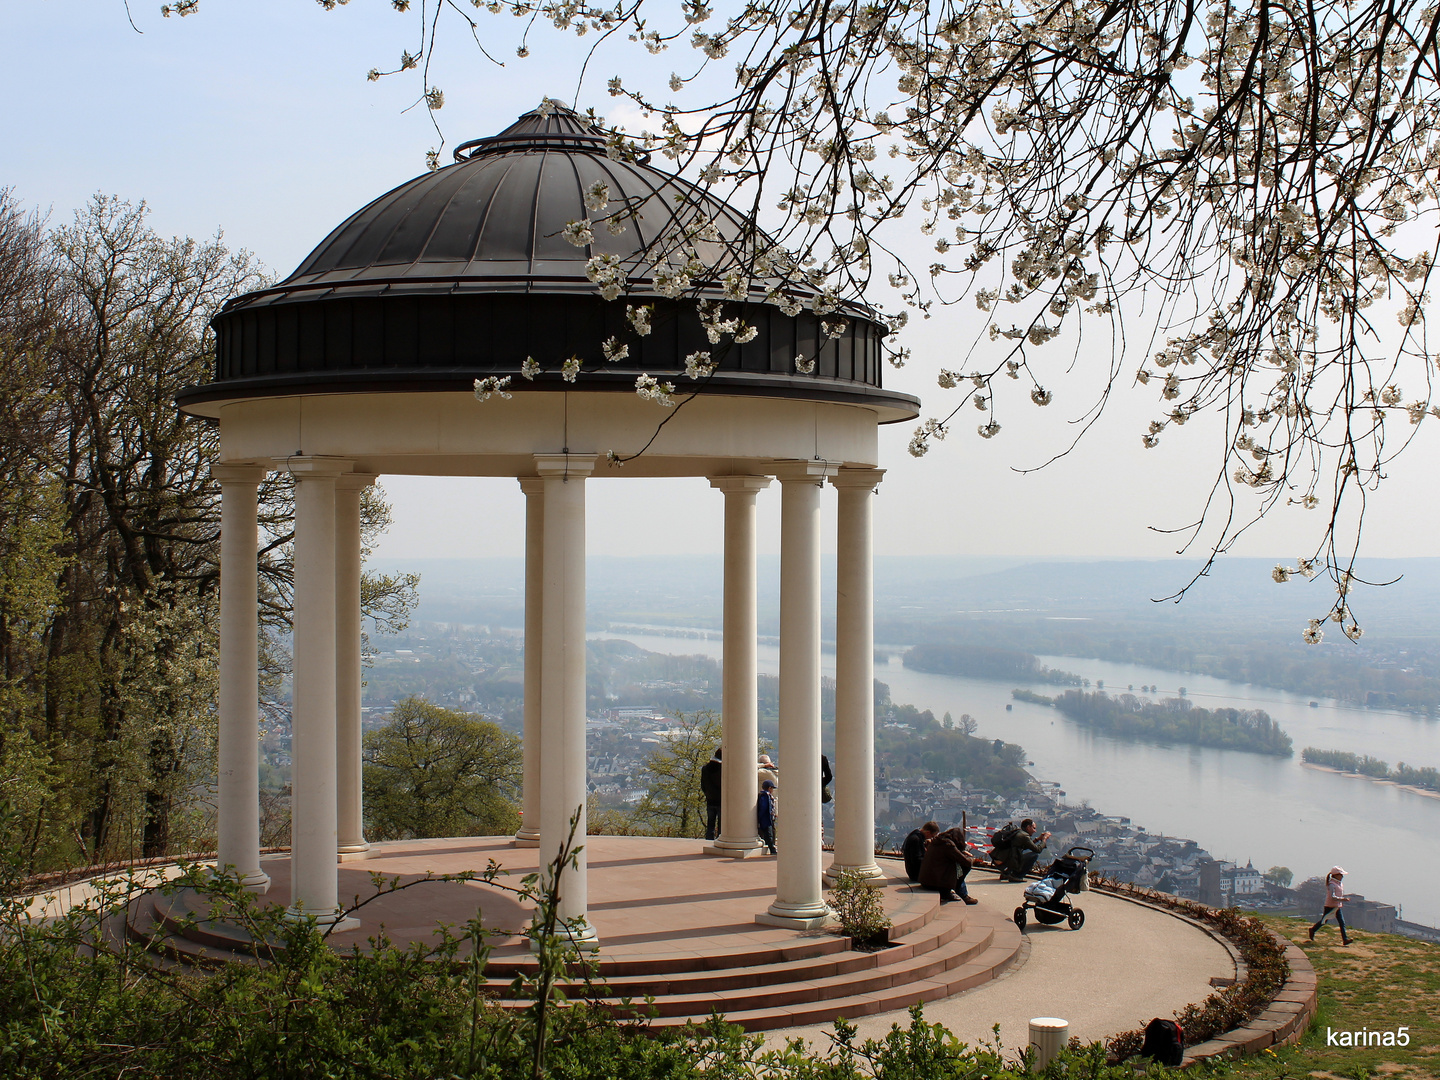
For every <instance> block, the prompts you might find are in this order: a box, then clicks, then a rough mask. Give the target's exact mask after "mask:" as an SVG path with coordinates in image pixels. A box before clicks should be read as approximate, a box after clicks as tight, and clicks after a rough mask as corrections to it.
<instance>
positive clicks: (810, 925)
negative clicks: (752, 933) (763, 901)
mask: <svg viewBox="0 0 1440 1080" xmlns="http://www.w3.org/2000/svg"><path fill="white" fill-rule="evenodd" d="M833 917H834V915H833V913H832V912H831V910H830V909H829V908H828V907H827V906H826V905H825V904H823V903H820V904H785V903H781V902H780V901H779V900H777V901H775V903H773V904H771V905H770V910H769V911H762V912H761V913H760V914H759V915H756V916H755V921H756V922H757V923H759V924H760V925H761V926H783V927H785V928H786V929H789V930H819V929H820V928H821V927H823V926H825V925H826V924H827V923H828V922H830V920H831V919H832V918H833Z"/></svg>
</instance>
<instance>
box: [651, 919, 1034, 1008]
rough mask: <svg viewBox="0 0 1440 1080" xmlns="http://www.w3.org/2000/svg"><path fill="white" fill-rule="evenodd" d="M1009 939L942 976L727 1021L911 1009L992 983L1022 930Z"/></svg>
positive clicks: (1011, 957)
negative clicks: (917, 1005)
mask: <svg viewBox="0 0 1440 1080" xmlns="http://www.w3.org/2000/svg"><path fill="white" fill-rule="evenodd" d="M1000 936H1003V937H1005V938H1006V939H1007V940H1005V941H1004V942H1003V943H996V944H992V945H991V946H990V947H989V948H987V949H986V950H985V951H984V952H983V953H981V954H980V955H979V956H978V957H976V958H974V959H973V960H970V961H967V962H965V963H962V964H959V965H957V966H956V967H954V968H951V969H949V970H947V971H945V972H942V973H940V974H938V975H935V976H932V977H930V978H926V979H919V980H916V981H913V982H904V983H901V984H899V985H895V986H891V987H890V988H888V989H886V990H883V991H877V992H872V993H868V994H858V995H852V996H849V997H839V998H822V997H818V996H817V997H815V998H813V999H812V1000H810V1001H803V1002H797V1003H794V1004H789V1005H777V1004H769V1005H761V1006H758V1007H756V1008H752V1009H731V1010H729V1011H725V1010H723V1009H722V1010H721V1011H722V1012H723V1013H724V1017H725V1019H726V1020H727V1021H728V1022H730V1023H732V1024H739V1025H740V1026H741V1027H743V1028H745V1030H747V1031H771V1030H774V1029H775V1028H784V1027H796V1026H799V1025H804V1024H828V1023H831V1022H833V1021H834V1020H836V1019H837V1018H839V1017H845V1018H846V1019H855V1018H858V1017H861V1016H871V1015H873V1014H875V1013H881V1012H891V1011H894V1010H898V1009H908V1008H909V1007H910V1006H911V1005H914V1004H916V1003H917V1002H927V1001H936V1000H939V999H940V998H945V997H950V996H951V995H953V994H959V993H962V992H964V991H966V990H971V989H973V988H975V987H976V986H980V985H981V984H983V983H986V982H989V981H990V980H991V979H994V978H996V977H998V976H999V975H1001V974H1003V973H1004V971H1005V970H1006V969H1007V968H1008V967H1010V965H1011V964H1012V963H1014V961H1015V956H1016V954H1017V953H1018V952H1019V940H1018V939H1019V934H1018V932H1017V933H1016V934H1014V935H1013V938H1014V940H1010V938H1011V937H1012V935H1009V934H1005V933H1004V932H1003V930H1001V931H1000V932H999V933H997V937H1000ZM703 1019H705V1017H703V1016H688V1017H687V1016H659V1017H655V1018H653V1019H650V1020H642V1021H641V1022H642V1023H644V1024H645V1026H646V1027H649V1028H665V1027H680V1026H683V1025H684V1024H687V1023H692V1022H697V1021H700V1020H703Z"/></svg>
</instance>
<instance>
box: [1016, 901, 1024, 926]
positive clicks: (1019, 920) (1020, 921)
mask: <svg viewBox="0 0 1440 1080" xmlns="http://www.w3.org/2000/svg"><path fill="white" fill-rule="evenodd" d="M1015 925H1016V926H1018V927H1019V928H1020V932H1021V933H1024V932H1025V907H1024V905H1021V906H1020V907H1017V908H1016V909H1015Z"/></svg>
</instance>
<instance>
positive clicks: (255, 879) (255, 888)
mask: <svg viewBox="0 0 1440 1080" xmlns="http://www.w3.org/2000/svg"><path fill="white" fill-rule="evenodd" d="M210 875H211V876H212V877H219V876H220V870H219V868H218V867H214V866H212V867H210ZM229 877H230V878H232V879H238V880H239V882H240V887H241V888H242V889H244V890H245V891H247V892H252V893H256V894H261V893H266V892H269V891H270V875H269V874H267V873H265V871H264V870H251V871H250V872H249V873H245V874H242V873H240V871H238V870H236V869H235V868H234V867H231V868H230V873H229Z"/></svg>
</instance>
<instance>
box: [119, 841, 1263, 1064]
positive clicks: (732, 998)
mask: <svg viewBox="0 0 1440 1080" xmlns="http://www.w3.org/2000/svg"><path fill="white" fill-rule="evenodd" d="M586 846H587V854H588V857H589V865H590V875H589V891H590V897H589V899H590V904H589V910H590V917H591V921H592V923H593V925H594V926H595V928H596V930H597V932H598V934H599V937H600V942H601V951H600V953H599V956H598V959H599V963H600V973H601V976H602V977H603V978H604V979H605V980H606V981H607V982H608V984H609V987H610V991H611V997H612V998H614V999H618V998H620V997H623V996H628V997H632V998H634V999H636V1000H639V999H642V998H643V997H645V996H646V995H653V996H654V997H655V999H656V1007H657V1009H658V1010H659V1015H658V1016H657V1017H655V1018H654V1019H653V1020H651V1021H650V1023H651V1025H652V1026H657V1027H658V1026H669V1025H673V1024H678V1023H683V1022H685V1021H686V1020H687V1019H703V1018H704V1017H706V1016H708V1015H709V1014H710V1012H711V1011H712V1010H718V1011H720V1012H722V1013H723V1014H724V1015H725V1016H726V1017H727V1018H728V1019H730V1020H732V1021H734V1022H736V1023H740V1024H743V1025H744V1026H745V1027H747V1028H748V1029H750V1030H755V1031H759V1030H773V1031H774V1035H773V1036H772V1039H774V1040H776V1041H777V1043H778V1042H783V1040H784V1039H785V1038H790V1037H794V1036H801V1037H803V1038H806V1039H808V1040H811V1041H814V1042H817V1043H818V1044H819V1045H822V1046H823V1045H824V1044H825V1034H826V1032H827V1031H828V1030H829V1028H830V1025H831V1023H832V1022H833V1021H834V1019H835V1018H836V1017H838V1016H845V1017H847V1018H849V1019H852V1020H855V1021H856V1022H857V1023H858V1024H859V1026H860V1031H861V1034H862V1036H864V1035H880V1034H883V1033H884V1032H886V1031H888V1030H889V1028H890V1025H891V1024H892V1023H901V1024H904V1023H907V1022H908V1017H907V1016H906V1014H905V1010H906V1009H907V1008H908V1007H909V1006H910V1005H912V1004H914V1003H915V1002H917V1001H921V1002H925V1003H927V1004H926V1016H927V1018H928V1019H930V1020H932V1021H939V1022H940V1023H943V1024H944V1025H945V1026H946V1027H948V1028H950V1029H951V1030H952V1031H954V1032H955V1033H956V1034H957V1035H959V1036H960V1037H961V1038H963V1039H965V1040H966V1041H967V1042H978V1041H982V1040H984V1039H987V1038H989V1037H990V1032H991V1027H992V1026H993V1025H994V1024H995V1023H997V1022H998V1023H999V1024H1000V1025H1001V1039H1002V1042H1003V1043H1004V1044H1005V1045H1006V1046H1010V1047H1015V1046H1021V1045H1024V1043H1025V1042H1026V1035H1027V1024H1028V1021H1029V1019H1030V1017H1032V1016H1042V1015H1044V1016H1061V1017H1064V1018H1065V1019H1067V1020H1069V1021H1070V1025H1071V1027H1070V1031H1071V1034H1075V1035H1078V1036H1080V1037H1081V1038H1082V1039H1084V1040H1086V1041H1089V1040H1092V1039H1099V1038H1104V1037H1106V1036H1108V1035H1113V1034H1115V1033H1117V1032H1119V1031H1123V1030H1126V1029H1128V1028H1132V1027H1135V1026H1137V1025H1138V1024H1141V1023H1143V1022H1144V1021H1147V1020H1149V1019H1150V1017H1152V1016H1156V1015H1160V1016H1165V1015H1169V1014H1170V1013H1171V1012H1172V1011H1174V1010H1175V1009H1178V1008H1180V1007H1183V1006H1184V1005H1186V1004H1188V1003H1190V1002H1192V1001H1199V1000H1201V999H1203V998H1204V997H1205V996H1206V995H1207V994H1208V993H1209V992H1210V990H1211V986H1210V983H1209V980H1210V979H1211V978H1212V977H1222V978H1232V977H1234V975H1235V964H1234V960H1233V959H1232V956H1231V953H1230V952H1229V951H1228V950H1227V949H1226V947H1225V946H1224V945H1222V944H1221V943H1219V942H1218V941H1216V940H1215V939H1213V938H1211V937H1210V936H1209V935H1207V934H1206V933H1205V932H1204V931H1203V930H1201V929H1199V928H1198V927H1197V926H1195V925H1194V924H1192V923H1189V922H1187V921H1184V920H1181V919H1178V918H1175V917H1173V916H1171V915H1169V914H1167V913H1165V912H1163V911H1158V910H1156V909H1153V908H1150V907H1146V906H1143V905H1139V904H1134V903H1130V902H1128V901H1125V900H1122V899H1120V898H1118V897H1114V896H1108V895H1105V894H1102V893H1086V894H1082V895H1081V896H1079V897H1078V898H1077V906H1079V907H1081V908H1083V909H1084V910H1085V911H1086V914H1087V919H1086V922H1085V926H1084V928H1083V929H1081V930H1079V931H1071V930H1069V929H1068V928H1067V927H1065V926H1063V925H1061V926H1058V927H1046V926H1037V925H1035V924H1034V923H1032V924H1031V925H1030V927H1029V928H1028V930H1027V931H1026V933H1025V934H1024V936H1023V937H1022V935H1021V934H1020V933H1019V931H1018V930H1017V929H1016V928H1015V926H1014V924H1013V923H1012V922H1011V921H1010V913H1011V911H1013V909H1014V906H1015V904H1016V903H1017V902H1018V901H1019V896H1020V892H1021V891H1022V887H1021V886H1020V885H1001V884H998V883H997V882H996V881H995V879H994V878H993V876H991V875H989V874H986V873H983V872H980V871H977V872H975V873H974V874H973V875H972V877H973V878H974V879H975V880H974V882H973V885H972V892H973V893H974V895H975V896H976V897H978V898H979V900H980V903H979V904H978V905H976V906H973V907H966V906H964V905H961V904H946V905H941V904H940V903H939V902H938V897H937V896H936V894H934V893H931V892H925V891H922V890H919V889H916V888H914V887H912V886H910V885H909V884H907V883H906V882H904V880H903V879H902V876H901V872H900V867H899V863H898V862H893V861H890V860H882V866H883V867H884V868H885V869H886V870H887V871H888V872H889V876H888V877H887V880H886V884H885V889H886V896H885V904H886V908H887V911H888V912H889V913H890V915H891V918H892V919H893V920H894V922H895V928H894V930H893V931H892V933H891V940H892V942H893V943H894V944H892V946H891V947H890V948H888V949H884V950H881V951H880V952H876V953H861V952H853V951H851V950H850V949H849V943H848V941H847V940H846V939H843V938H840V937H838V936H836V935H834V934H832V933H828V932H826V931H809V932H799V931H793V930H783V929H778V928H773V927H767V926H759V925H757V924H756V923H755V921H754V920H755V916H756V915H757V914H759V913H760V912H761V911H763V910H764V909H765V905H766V903H767V901H768V898H770V897H772V896H773V895H774V888H775V860H774V859H771V858H758V859H755V858H752V859H745V860H731V859H719V858H713V857H707V856H705V855H703V854H701V851H700V848H701V846H702V843H701V842H700V841H692V840H668V839H657V838H649V837H614V836H592V837H589V838H588V839H587V841H586ZM371 856H372V857H371V858H368V859H365V860H362V861H352V862H346V863H343V864H341V866H340V870H339V873H340V886H341V888H340V895H341V901H342V904H345V905H348V904H350V903H352V902H353V898H356V897H358V898H360V899H364V898H365V897H367V896H370V895H372V894H373V893H374V887H373V885H372V884H371V875H372V874H381V875H383V876H384V877H386V878H387V879H388V878H396V877H398V878H399V879H400V880H401V881H402V882H403V881H408V880H414V879H415V878H417V877H420V876H422V875H424V874H426V873H433V874H454V873H460V872H462V871H465V870H473V871H483V870H484V869H485V867H486V866H487V865H489V863H490V861H491V860H492V859H493V860H494V861H495V862H496V863H498V864H500V865H501V866H503V867H505V868H506V869H507V870H508V871H509V872H510V874H509V879H508V880H510V881H512V882H514V883H516V884H518V883H519V880H520V879H521V878H522V877H524V876H525V874H527V873H531V872H533V871H534V870H535V869H536V868H537V863H536V849H534V848H517V847H514V846H512V845H511V842H510V838H508V837H480V838H457V839H448V840H415V841H404V842H398V843H388V844H378V845H376V846H375V847H374V848H372V849H371ZM264 866H265V870H266V872H267V873H269V874H270V875H271V878H272V881H273V882H274V884H273V885H272V887H271V890H270V892H269V893H268V894H267V896H265V897H262V898H261V900H262V902H270V903H277V904H282V905H283V904H284V903H285V902H286V900H287V899H288V897H289V877H288V875H289V857H288V856H284V855H280V856H270V857H267V858H266V859H264ZM198 907H199V905H198V904H196V903H194V902H193V897H191V896H188V895H187V894H179V895H177V896H173V897H169V898H166V897H163V896H159V895H153V894H152V895H150V896H149V897H148V898H147V900H145V901H143V902H140V903H137V904H135V905H133V906H132V909H131V912H130V919H129V931H130V933H131V934H132V935H135V936H137V937H142V938H144V939H146V940H153V941H154V943H155V945H156V947H157V948H158V949H159V951H163V952H164V953H166V954H167V955H169V956H170V957H172V958H177V959H181V960H185V961H187V962H191V963H195V962H200V963H214V962H218V961H223V960H226V959H243V958H244V953H243V949H241V948H239V947H240V946H242V944H243V943H242V942H241V941H239V940H238V938H237V937H236V936H235V935H234V933H233V931H228V932H227V931H226V929H225V928H223V927H215V926H212V925H208V924H207V925H202V926H200V927H198V928H197V927H187V926H185V924H184V915H185V914H186V909H187V908H188V909H191V910H194V909H196V908H198ZM477 908H479V909H480V910H481V912H482V914H483V917H484V921H485V923H486V925H487V926H490V927H492V928H495V929H497V930H501V931H510V932H512V933H511V935H510V936H501V937H497V938H496V939H495V941H494V944H495V950H494V952H493V954H492V956H491V962H490V965H489V967H488V969H487V973H488V975H489V977H490V980H491V982H492V984H493V986H494V988H495V990H496V992H497V994H499V993H502V992H503V991H504V988H505V987H506V986H507V985H508V983H509V981H510V979H511V978H512V977H513V976H514V975H515V973H516V972H517V971H521V970H525V969H528V968H531V967H533V963H534V961H533V958H532V957H531V955H530V952H529V948H528V943H527V942H526V940H525V939H524V938H522V937H520V936H518V931H520V930H521V929H522V928H523V926H524V925H525V923H526V922H527V921H528V919H529V912H528V910H527V909H526V907H525V906H524V905H522V904H520V903H518V902H517V901H516V900H515V899H514V898H513V897H512V896H510V895H509V894H507V893H503V892H500V891H499V890H496V889H494V888H490V887H486V886H484V885H481V884H478V883H433V884H431V883H426V884H423V885H420V886H418V887H416V888H414V889H409V890H406V891H404V892H400V893H395V894H393V895H389V896H384V897H382V898H380V899H378V900H376V901H374V902H373V903H371V904H369V905H368V906H366V907H365V908H364V909H363V910H362V911H361V912H360V913H359V914H360V917H361V919H362V925H361V926H360V928H359V929H358V930H351V931H347V932H345V933H336V934H333V935H332V936H331V939H330V940H331V942H332V943H333V944H334V945H335V946H336V947H337V948H341V949H346V950H348V949H350V948H351V947H357V948H361V949H365V948H368V947H369V946H370V942H369V939H370V938H371V937H372V936H375V935H377V934H378V933H379V932H380V931H381V930H382V928H383V930H384V932H385V934H386V935H388V936H389V938H390V939H391V940H392V941H394V942H395V943H396V944H397V945H400V946H402V947H403V946H404V945H406V944H408V943H409V942H412V941H421V940H427V939H428V940H434V939H435V933H434V931H435V927H436V926H437V925H438V924H439V923H448V924H450V925H452V926H458V925H460V924H463V923H464V922H465V921H466V920H468V919H469V918H471V917H472V916H473V915H474V914H475V912H476V909H477ZM157 938H158V939H157ZM227 946H229V947H227Z"/></svg>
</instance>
